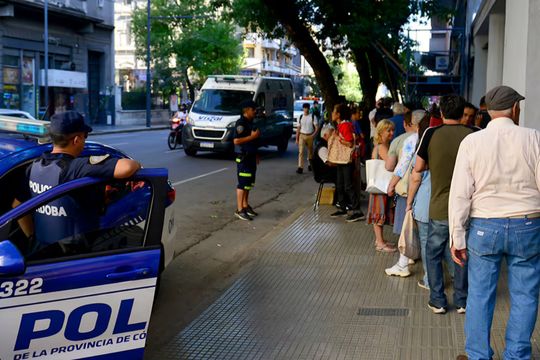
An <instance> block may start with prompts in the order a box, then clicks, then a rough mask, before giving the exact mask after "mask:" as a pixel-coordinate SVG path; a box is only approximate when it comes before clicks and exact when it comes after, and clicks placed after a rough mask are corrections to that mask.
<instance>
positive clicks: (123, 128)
mask: <svg viewBox="0 0 540 360" xmlns="http://www.w3.org/2000/svg"><path fill="white" fill-rule="evenodd" d="M91 126H92V129H93V131H92V132H91V133H90V134H89V135H90V136H92V135H105V134H117V133H129V132H138V131H151V130H163V129H168V128H169V124H155V125H152V126H151V127H146V126H144V125H134V126H132V125H91Z"/></svg>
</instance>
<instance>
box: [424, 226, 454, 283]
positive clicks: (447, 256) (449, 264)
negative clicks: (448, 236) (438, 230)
mask: <svg viewBox="0 0 540 360" xmlns="http://www.w3.org/2000/svg"><path fill="white" fill-rule="evenodd" d="M416 224H417V225H418V238H419V239H420V254H421V255H422V267H423V268H424V277H423V278H422V281H423V282H424V284H425V285H426V286H429V281H428V271H427V261H426V245H427V239H428V235H429V223H427V222H423V221H418V220H416ZM444 260H445V261H446V266H447V268H448V272H449V273H450V276H451V277H454V261H453V260H452V255H451V254H450V248H449V247H446V250H445V251H444Z"/></svg>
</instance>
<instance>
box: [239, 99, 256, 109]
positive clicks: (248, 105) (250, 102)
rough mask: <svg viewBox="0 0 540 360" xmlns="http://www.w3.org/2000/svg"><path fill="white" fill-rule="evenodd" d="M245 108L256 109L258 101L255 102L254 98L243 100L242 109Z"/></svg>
mask: <svg viewBox="0 0 540 360" xmlns="http://www.w3.org/2000/svg"><path fill="white" fill-rule="evenodd" d="M245 108H252V109H256V108H257V103H255V101H253V100H246V101H243V102H242V103H241V104H240V109H245Z"/></svg>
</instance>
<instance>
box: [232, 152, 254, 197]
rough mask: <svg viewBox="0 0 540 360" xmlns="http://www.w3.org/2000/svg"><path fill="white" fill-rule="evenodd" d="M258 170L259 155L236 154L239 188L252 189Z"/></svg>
mask: <svg viewBox="0 0 540 360" xmlns="http://www.w3.org/2000/svg"><path fill="white" fill-rule="evenodd" d="M256 172H257V157H256V156H255V155H251V154H250V155H246V154H237V155H236V174H237V176H238V185H236V188H237V189H240V190H251V189H252V188H253V186H255V174H256Z"/></svg>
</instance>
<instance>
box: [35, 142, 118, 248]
mask: <svg viewBox="0 0 540 360" xmlns="http://www.w3.org/2000/svg"><path fill="white" fill-rule="evenodd" d="M117 162H118V159H115V158H111V157H110V156H109V155H104V156H90V157H78V158H74V157H73V156H71V155H68V154H61V153H55V154H52V153H50V152H46V153H44V154H43V155H42V156H41V157H40V158H39V159H37V160H36V161H34V163H33V164H32V166H31V167H30V168H29V172H28V179H29V187H30V193H31V196H32V197H35V196H37V195H39V194H41V193H43V192H45V191H47V190H48V189H50V188H52V187H54V186H57V185H60V184H63V183H65V182H68V181H70V180H74V179H78V178H82V177H86V176H92V177H99V178H111V179H112V178H113V176H114V169H115V166H116V163H117ZM103 206H104V187H103V186H95V187H92V188H85V189H84V191H81V192H78V193H74V194H73V195H66V196H62V197H61V198H59V199H57V200H54V201H52V202H49V203H48V204H46V205H44V206H42V207H40V208H39V209H37V210H36V212H35V214H34V227H35V232H34V233H35V238H36V244H37V246H38V247H40V248H42V247H46V246H47V245H50V244H53V243H56V242H58V241H61V240H62V241H63V242H64V243H76V242H78V241H79V240H80V238H81V237H84V235H85V233H87V232H90V231H95V230H97V229H99V216H100V214H101V212H102V210H103Z"/></svg>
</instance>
